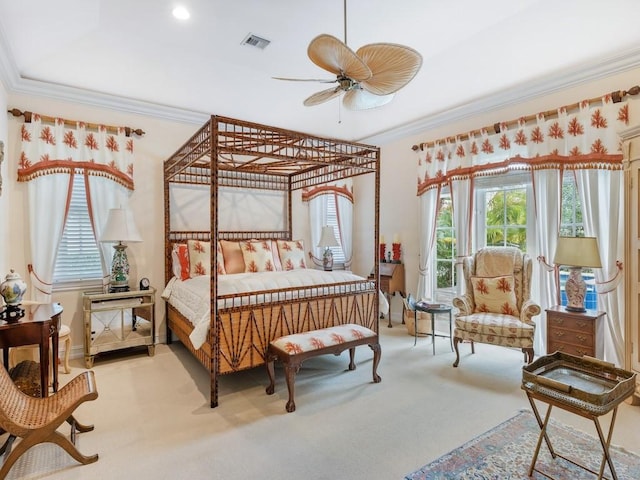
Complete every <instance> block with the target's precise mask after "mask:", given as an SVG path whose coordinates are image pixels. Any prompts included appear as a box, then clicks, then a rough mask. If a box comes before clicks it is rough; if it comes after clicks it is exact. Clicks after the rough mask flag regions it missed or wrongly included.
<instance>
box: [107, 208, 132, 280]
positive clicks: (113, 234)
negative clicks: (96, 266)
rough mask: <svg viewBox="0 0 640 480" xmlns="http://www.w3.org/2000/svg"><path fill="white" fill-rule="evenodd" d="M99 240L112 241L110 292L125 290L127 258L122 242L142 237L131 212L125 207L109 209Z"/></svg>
mask: <svg viewBox="0 0 640 480" xmlns="http://www.w3.org/2000/svg"><path fill="white" fill-rule="evenodd" d="M100 241H101V242H103V243H114V242H117V244H116V245H114V246H113V248H114V250H115V252H113V261H112V262H111V280H110V282H109V291H110V292H126V291H128V290H129V259H128V258H127V252H126V248H127V246H126V245H124V243H123V242H141V241H142V237H141V236H140V233H138V228H137V227H136V224H135V223H134V221H133V216H132V215H131V212H130V211H128V210H127V209H125V208H112V209H111V210H109V217H108V218H107V224H106V225H105V227H104V230H103V231H102V235H101V236H100Z"/></svg>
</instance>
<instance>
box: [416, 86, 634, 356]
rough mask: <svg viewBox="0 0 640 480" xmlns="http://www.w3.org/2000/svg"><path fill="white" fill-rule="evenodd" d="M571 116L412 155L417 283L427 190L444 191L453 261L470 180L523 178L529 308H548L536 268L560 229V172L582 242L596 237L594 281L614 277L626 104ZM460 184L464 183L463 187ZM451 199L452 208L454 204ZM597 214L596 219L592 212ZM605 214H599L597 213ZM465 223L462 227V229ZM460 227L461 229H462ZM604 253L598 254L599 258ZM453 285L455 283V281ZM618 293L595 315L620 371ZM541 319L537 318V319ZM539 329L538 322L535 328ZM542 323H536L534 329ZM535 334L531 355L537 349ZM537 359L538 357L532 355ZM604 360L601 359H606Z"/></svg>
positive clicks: (549, 277) (426, 247)
mask: <svg viewBox="0 0 640 480" xmlns="http://www.w3.org/2000/svg"><path fill="white" fill-rule="evenodd" d="M578 107H579V108H572V109H568V108H566V107H561V108H559V109H558V110H557V115H553V117H552V118H545V115H544V114H537V115H535V116H533V117H532V119H533V120H534V121H532V122H531V121H528V120H531V119H528V120H527V119H519V120H517V121H514V122H504V123H501V124H497V125H495V126H494V127H493V128H492V130H493V131H496V132H497V133H492V132H490V131H488V130H487V129H481V130H480V134H479V135H478V132H477V131H474V132H470V133H468V134H461V135H458V136H456V137H453V138H450V139H444V140H438V141H435V142H433V143H428V144H422V145H421V146H420V148H419V149H418V150H417V152H418V175H417V177H418V195H420V196H421V197H422V198H421V210H422V211H421V218H420V222H421V224H420V232H421V238H420V241H421V258H420V280H421V285H423V284H424V285H426V284H427V283H428V282H426V281H425V280H424V278H423V276H424V275H425V273H424V272H427V271H428V269H429V268H430V265H431V263H432V262H433V261H434V260H433V258H425V257H429V255H430V252H432V250H433V244H432V236H431V235H429V232H430V230H431V229H433V228H435V226H434V225H435V222H434V218H433V215H434V212H435V208H434V207H435V205H436V202H435V200H434V198H437V197H434V190H435V191H438V188H440V187H442V186H444V185H449V186H450V187H451V195H452V198H453V200H454V209H456V204H457V205H458V207H457V211H456V212H454V222H455V224H456V235H460V237H459V238H457V245H458V248H459V250H458V255H463V254H464V251H463V249H462V248H461V247H462V246H463V245H472V244H474V243H475V242H473V241H468V240H469V238H466V236H465V235H469V236H471V235H472V234H473V229H472V228H470V227H471V222H470V219H471V217H470V216H467V217H464V216H462V217H458V215H459V214H460V215H462V214H463V213H464V212H463V211H461V209H462V205H464V204H465V202H468V204H469V205H470V206H469V210H470V212H469V213H470V214H471V213H472V212H471V210H472V208H471V201H472V199H473V196H474V192H473V190H474V179H476V178H480V177H485V176H495V175H502V174H505V173H508V172H510V171H513V170H524V171H527V170H528V171H531V172H532V177H533V185H534V195H535V207H536V238H535V242H534V244H535V245H534V247H533V251H531V252H529V254H530V255H531V256H532V257H533V258H534V259H536V258H537V259H539V260H540V264H539V265H537V266H536V268H535V269H534V274H535V275H536V277H535V278H534V279H533V282H534V283H533V284H532V287H535V286H537V288H536V289H534V291H535V290H537V295H538V298H536V299H535V300H537V301H538V302H539V303H540V304H541V306H542V307H543V308H545V307H546V306H549V304H556V303H557V302H556V300H555V294H556V292H557V286H556V285H555V279H554V278H553V277H554V276H553V274H549V273H547V272H548V270H547V272H545V268H543V263H542V260H545V261H546V263H547V264H548V263H550V262H551V261H552V259H553V255H554V254H555V246H556V241H557V237H558V233H559V226H560V203H561V195H560V188H561V183H562V178H561V174H562V172H563V171H565V170H572V171H575V172H576V178H577V179H578V187H579V191H580V195H581V199H582V204H583V207H584V208H585V212H584V217H585V218H584V220H585V231H586V233H587V234H592V235H595V236H598V239H599V240H600V239H601V238H602V240H600V241H601V245H600V250H601V255H602V252H605V251H606V252H607V254H606V256H607V257H608V258H607V260H606V263H607V264H606V266H605V265H604V263H605V260H604V258H603V268H602V269H601V273H600V274H598V275H599V281H600V282H604V281H606V280H607V279H609V278H611V277H612V276H613V275H615V273H616V269H617V261H620V260H622V253H623V249H622V239H621V238H620V232H621V231H622V223H621V222H622V214H623V212H622V201H621V198H622V197H621V196H622V191H623V188H622V187H623V183H622V153H621V151H620V141H619V139H618V135H617V133H616V132H617V131H619V130H620V129H622V128H625V127H626V126H627V125H628V124H629V106H628V103H627V102H626V101H625V102H620V103H613V101H612V98H611V97H610V96H609V95H607V96H605V97H603V98H602V99H598V100H597V101H594V100H591V101H584V102H580V103H579V104H578ZM462 180H471V183H463V182H462ZM456 199H457V200H456ZM600 210H602V213H601V212H600ZM604 212H607V213H604ZM466 222H468V223H466ZM465 223H466V225H465ZM605 249H606V250H605ZM458 278H460V277H458ZM621 297H622V293H620V294H618V292H617V291H613V292H611V293H608V294H607V295H606V297H603V296H602V295H601V296H600V297H599V300H600V301H601V302H602V303H601V305H602V309H603V310H605V311H607V318H608V322H609V323H608V329H609V335H608V338H609V340H607V342H608V345H605V356H606V357H607V358H609V359H610V361H613V362H614V363H618V364H620V361H621V360H622V353H621V352H623V349H624V341H623V338H622V331H623V330H622V321H623V317H624V315H623V312H622V298H621ZM543 316H544V315H543ZM538 323H539V324H540V323H541V322H538ZM542 323H544V321H543V322H542ZM545 330H546V329H545V328H544V327H542V328H541V329H540V335H539V340H538V342H537V346H536V350H538V348H539V347H541V346H542V343H541V342H543V340H542V337H543V334H544V331H545ZM538 351H541V350H538ZM607 352H608V353H607Z"/></svg>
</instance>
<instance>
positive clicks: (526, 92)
mask: <svg viewBox="0 0 640 480" xmlns="http://www.w3.org/2000/svg"><path fill="white" fill-rule="evenodd" d="M639 66H640V48H633V49H630V50H626V51H623V52H617V53H615V54H613V55H611V56H609V57H606V58H603V59H601V60H600V61H598V62H595V63H594V62H591V63H589V64H581V65H579V66H576V67H572V68H569V69H565V70H561V71H558V72H555V73H553V74H551V75H548V76H545V78H544V79H535V80H532V81H529V82H525V83H522V84H519V85H516V86H513V87H510V88H507V89H503V90H501V91H500V92H498V93H495V94H493V95H487V96H484V97H482V98H479V99H477V100H475V101H472V102H467V103H465V104H463V105H459V106H457V107H453V108H449V109H447V110H446V111H442V112H438V113H435V114H433V115H428V116H426V117H422V118H419V119H417V120H415V121H412V122H409V123H405V124H404V125H401V126H399V127H394V128H392V129H390V130H386V131H384V132H380V133H377V134H374V135H371V136H368V137H365V138H362V139H360V140H359V141H360V142H363V143H370V144H373V145H384V144H386V143H391V142H394V141H396V140H400V139H402V138H406V137H409V136H413V135H419V134H421V133H424V132H426V131H429V130H432V129H435V128H438V127H441V126H443V125H447V124H450V123H455V122H459V121H462V120H465V119H467V118H470V117H474V116H477V115H479V114H482V113H487V112H491V111H496V110H501V109H503V108H506V107H511V106H513V105H518V104H520V103H524V102H527V101H529V100H534V99H536V98H539V97H543V96H546V95H550V94H553V93H555V92H558V91H561V90H565V89H568V88H571V87H576V86H579V85H584V84H587V83H590V82H594V81H596V80H599V79H602V78H606V77H610V76H612V75H616V74H619V73H624V72H627V71H629V70H633V69H636V68H638V67H639ZM628 87H631V85H629V86H628Z"/></svg>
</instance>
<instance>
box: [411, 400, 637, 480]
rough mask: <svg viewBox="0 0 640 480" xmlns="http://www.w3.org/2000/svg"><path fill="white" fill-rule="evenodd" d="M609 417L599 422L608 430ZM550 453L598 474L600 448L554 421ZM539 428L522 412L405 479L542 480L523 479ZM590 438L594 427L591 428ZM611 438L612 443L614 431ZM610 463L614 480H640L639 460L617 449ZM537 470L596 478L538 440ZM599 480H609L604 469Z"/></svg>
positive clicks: (574, 478)
mask: <svg viewBox="0 0 640 480" xmlns="http://www.w3.org/2000/svg"><path fill="white" fill-rule="evenodd" d="M608 420H609V417H607V418H606V419H605V421H603V422H600V423H601V426H602V428H603V430H605V435H606V432H607V431H608V428H609V424H608ZM547 432H548V434H549V439H550V441H551V445H552V446H553V448H554V450H555V451H556V452H557V453H559V454H560V455H562V456H564V457H567V458H570V459H571V460H573V461H577V462H578V463H580V464H582V465H586V466H588V467H589V468H590V469H591V470H593V471H596V472H597V471H598V470H599V468H600V461H601V459H602V447H601V446H600V442H599V440H598V439H597V438H596V437H592V436H590V435H587V434H585V433H582V432H580V431H578V430H574V429H572V428H570V427H567V426H565V425H562V424H560V423H559V422H554V421H553V418H552V419H551V421H550V423H549V426H548V427H547ZM539 433H540V428H539V427H538V424H537V423H536V420H535V417H534V416H533V413H531V412H530V411H523V412H521V413H519V414H518V415H516V416H515V417H513V418H511V419H509V420H507V421H506V422H504V423H502V424H500V425H498V426H497V427H495V428H493V429H491V430H489V431H488V432H486V433H483V434H482V435H480V436H479V437H476V438H474V439H473V440H471V441H469V442H467V443H466V444H464V445H462V446H461V447H458V448H456V449H455V450H453V451H451V452H449V453H447V454H446V455H443V456H442V457H440V458H438V459H437V460H435V461H433V462H431V463H429V464H428V465H425V466H424V467H422V468H421V469H419V470H417V471H415V472H413V473H411V474H409V475H407V476H406V477H405V480H436V479H437V480H448V479H451V480H453V479H455V480H471V479H473V480H489V479H491V480H496V479H499V480H516V479H518V480H520V479H522V480H528V479H529V478H533V479H544V478H547V477H545V476H544V475H542V474H541V473H540V472H537V471H534V474H533V476H532V477H529V476H528V472H529V465H530V464H531V459H532V458H533V453H534V451H535V447H536V443H537V441H538V434H539ZM594 433H595V426H594ZM613 438H614V440H615V427H614V434H613ZM610 452H611V458H612V459H613V464H614V467H615V469H616V473H617V474H618V479H619V480H638V479H640V457H639V456H637V455H635V454H633V453H630V452H627V451H625V450H623V449H621V448H616V447H611V449H610ZM536 470H540V471H542V472H544V473H545V474H546V475H548V476H551V477H554V478H556V479H559V480H560V479H567V480H583V479H584V480H593V479H594V478H596V475H594V474H593V473H590V472H588V471H586V470H583V469H581V468H580V467H577V466H575V465H573V464H572V463H570V462H568V461H566V460H564V459H562V458H560V457H556V459H555V460H554V459H553V458H552V457H551V454H550V453H549V450H548V449H547V448H546V445H545V443H544V441H543V443H542V446H541V447H540V454H539V455H538V460H537V462H536ZM604 477H605V478H611V473H610V471H609V467H608V466H607V465H605V470H604Z"/></svg>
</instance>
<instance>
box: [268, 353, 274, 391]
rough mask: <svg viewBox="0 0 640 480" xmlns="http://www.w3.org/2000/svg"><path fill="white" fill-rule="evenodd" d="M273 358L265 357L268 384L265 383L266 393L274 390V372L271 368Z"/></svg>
mask: <svg viewBox="0 0 640 480" xmlns="http://www.w3.org/2000/svg"><path fill="white" fill-rule="evenodd" d="M273 363H274V358H273V357H271V358H269V359H267V362H266V365H267V375H269V385H267V388H266V391H267V395H273V392H275V391H276V372H275V370H274V368H273Z"/></svg>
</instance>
